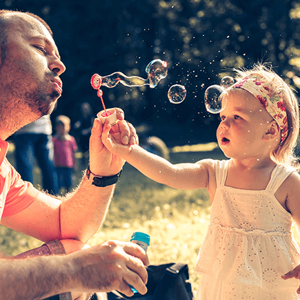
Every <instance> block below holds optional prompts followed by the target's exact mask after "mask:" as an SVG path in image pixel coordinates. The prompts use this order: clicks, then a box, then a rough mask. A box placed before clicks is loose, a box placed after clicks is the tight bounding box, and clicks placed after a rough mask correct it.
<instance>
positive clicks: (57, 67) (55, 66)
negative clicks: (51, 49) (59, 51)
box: [49, 58, 66, 76]
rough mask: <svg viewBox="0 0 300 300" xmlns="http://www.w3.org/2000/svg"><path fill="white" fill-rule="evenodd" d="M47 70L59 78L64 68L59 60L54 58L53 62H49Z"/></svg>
mask: <svg viewBox="0 0 300 300" xmlns="http://www.w3.org/2000/svg"><path fill="white" fill-rule="evenodd" d="M49 69H50V70H51V71H52V72H54V73H55V74H57V75H58V76H60V75H61V74H62V73H63V72H65V70H66V66H65V65H64V64H63V62H62V61H61V60H60V59H58V58H55V59H53V61H51V62H50V64H49Z"/></svg>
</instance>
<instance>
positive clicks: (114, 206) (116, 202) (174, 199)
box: [0, 145, 223, 288]
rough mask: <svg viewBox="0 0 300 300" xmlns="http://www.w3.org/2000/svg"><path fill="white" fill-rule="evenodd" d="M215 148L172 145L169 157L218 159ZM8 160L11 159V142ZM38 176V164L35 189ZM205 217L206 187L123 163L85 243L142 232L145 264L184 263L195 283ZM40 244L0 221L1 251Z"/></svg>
mask: <svg viewBox="0 0 300 300" xmlns="http://www.w3.org/2000/svg"><path fill="white" fill-rule="evenodd" d="M214 148H215V147H213V145H210V146H207V145H199V146H198V152H197V148H195V146H192V147H191V148H186V147H185V148H184V149H181V150H180V149H178V148H177V150H175V149H174V152H172V153H171V154H170V160H171V161H172V162H173V163H177V162H196V161H198V160H200V159H202V158H206V157H212V158H222V157H223V156H222V154H221V152H220V151H219V150H218V149H214ZM213 149H214V150H213ZM207 150H212V151H210V152H207ZM182 151H190V152H182ZM202 151H206V152H202ZM8 159H9V160H10V161H11V163H12V164H14V158H13V148H12V147H11V148H10V151H9V153H8ZM81 174H82V170H79V171H78V172H77V174H76V181H77V182H79V180H80V177H81ZM40 175H41V174H40V170H39V168H37V167H35V186H37V187H38V188H39V187H40V183H41V180H40ZM208 222H209V197H208V194H207V192H206V190H204V189H201V190H187V191H182V190H175V189H173V188H170V187H167V186H163V185H161V184H159V183H156V182H154V181H152V180H150V179H148V178H147V177H145V176H144V175H142V174H141V173H140V172H139V171H137V170H136V169H135V168H133V167H132V166H130V165H128V164H125V166H124V170H123V173H122V176H121V178H120V180H119V182H118V184H117V186H116V190H115V194H114V197H113V200H112V202H111V205H110V209H109V212H108V215H107V218H106V220H105V222H104V224H103V226H102V228H101V230H100V231H99V232H98V233H97V234H96V235H95V236H94V237H92V238H91V240H90V241H89V245H91V246H92V245H96V244H98V243H102V242H105V241H107V240H110V239H115V240H121V241H128V240H129V239H130V236H131V234H132V233H133V231H136V230H138V231H143V232H146V233H148V234H149V235H150V236H151V242H150V247H149V248H148V255H149V259H150V263H151V264H160V263H167V262H185V263H187V264H188V265H189V269H190V279H191V282H192V284H193V287H194V288H196V287H197V285H198V282H199V276H197V275H196V274H195V272H194V265H195V262H196V259H197V254H198V251H199V248H200V246H201V243H202V241H203V238H204V235H205V233H206V229H207V226H208ZM39 245H41V242H40V241H39V240H36V239H34V238H31V237H28V236H25V235H23V234H20V233H18V232H15V231H13V230H10V229H7V228H5V227H3V226H0V251H1V252H4V253H6V254H8V255H16V254H18V253H21V252H24V251H26V250H28V249H31V248H34V247H38V246H39Z"/></svg>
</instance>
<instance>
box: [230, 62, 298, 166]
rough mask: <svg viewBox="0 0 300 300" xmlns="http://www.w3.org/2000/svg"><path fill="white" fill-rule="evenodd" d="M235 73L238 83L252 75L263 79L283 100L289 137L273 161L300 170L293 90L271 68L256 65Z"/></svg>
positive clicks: (274, 155)
mask: <svg viewBox="0 0 300 300" xmlns="http://www.w3.org/2000/svg"><path fill="white" fill-rule="evenodd" d="M235 71H236V72H237V76H236V80H237V81H239V80H241V79H242V78H244V77H245V76H250V75H253V76H259V77H261V78H262V79H263V80H264V81H265V82H264V84H267V85H268V87H269V89H270V93H272V94H273V95H279V96H280V97H281V98H282V99H283V101H284V105H285V108H286V114H287V122H288V135H287V137H286V139H285V140H284V142H283V143H282V144H281V145H278V146H277V148H275V149H274V150H273V152H272V159H273V160H274V161H275V162H276V163H278V164H283V165H289V166H293V167H294V168H296V169H300V164H299V163H298V159H297V158H296V156H295V154H294V150H295V147H296V145H297V139H298V135H299V104H298V101H297V98H296V96H295V94H294V93H293V91H292V89H291V88H290V87H289V85H288V84H287V83H286V82H284V80H283V79H282V78H281V77H280V76H278V75H277V74H276V73H275V72H274V71H273V70H272V68H271V66H268V67H267V66H266V65H262V64H256V65H254V67H253V68H252V69H251V70H246V69H238V70H235Z"/></svg>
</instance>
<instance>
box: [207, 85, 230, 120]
mask: <svg viewBox="0 0 300 300" xmlns="http://www.w3.org/2000/svg"><path fill="white" fill-rule="evenodd" d="M223 92H224V88H223V87H221V86H219V85H216V84H215V85H212V86H210V87H208V88H207V89H206V91H205V94H204V102H205V107H206V110H207V111H208V112H210V113H212V114H218V113H220V112H221V111H222V110H223V109H224V108H225V104H224V103H223V105H222V98H223V97H222V93H223Z"/></svg>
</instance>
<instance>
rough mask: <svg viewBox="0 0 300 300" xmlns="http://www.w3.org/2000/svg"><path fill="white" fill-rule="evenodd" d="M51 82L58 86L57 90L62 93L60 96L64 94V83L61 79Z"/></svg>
mask: <svg viewBox="0 0 300 300" xmlns="http://www.w3.org/2000/svg"><path fill="white" fill-rule="evenodd" d="M51 82H53V83H54V85H55V86H56V89H57V90H58V91H59V92H60V94H61V93H62V81H61V80H60V79H57V78H55V79H52V80H51Z"/></svg>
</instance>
